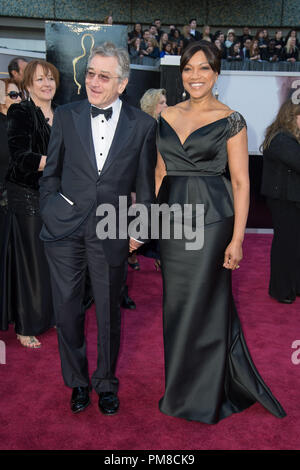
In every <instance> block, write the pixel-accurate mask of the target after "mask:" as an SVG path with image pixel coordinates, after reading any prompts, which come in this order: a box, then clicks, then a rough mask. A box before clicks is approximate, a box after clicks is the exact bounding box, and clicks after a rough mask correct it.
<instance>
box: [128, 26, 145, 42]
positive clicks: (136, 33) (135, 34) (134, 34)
mask: <svg viewBox="0 0 300 470" xmlns="http://www.w3.org/2000/svg"><path fill="white" fill-rule="evenodd" d="M135 38H140V39H143V31H142V25H141V23H135V25H134V27H133V30H132V31H131V32H130V33H128V44H129V45H130V44H132V43H133V41H134V39H135Z"/></svg>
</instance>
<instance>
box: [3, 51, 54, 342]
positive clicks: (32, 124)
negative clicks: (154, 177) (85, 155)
mask: <svg viewBox="0 0 300 470" xmlns="http://www.w3.org/2000/svg"><path fill="white" fill-rule="evenodd" d="M58 82H59V73H58V70H57V69H56V68H55V67H54V66H53V65H52V64H50V63H48V62H46V61H43V60H34V61H32V62H30V63H29V64H28V65H27V66H26V69H25V72H24V82H23V84H24V88H25V90H26V92H27V96H28V97H29V98H28V100H27V101H22V102H21V103H19V104H15V105H12V106H11V107H10V109H9V111H8V114H7V118H8V144H9V149H10V155H11V159H10V164H9V168H8V173H7V177H6V180H7V193H8V206H9V211H10V212H11V223H10V224H9V226H8V227H7V230H8V231H9V236H10V240H11V247H12V254H13V257H12V258H13V259H12V263H11V269H10V270H9V272H7V273H6V276H5V277H6V282H7V283H8V284H9V283H10V291H11V296H10V299H8V303H10V305H11V310H12V311H13V313H14V323H15V330H16V333H17V338H18V339H19V341H20V342H21V344H22V345H23V346H25V347H29V348H38V347H40V346H41V343H40V342H39V341H38V339H37V338H36V336H37V335H40V334H42V333H44V332H45V331H46V330H48V329H49V328H51V327H53V326H54V324H55V321H54V312H53V307H52V295H51V286H50V278H49V271H48V264H47V260H46V257H45V254H44V248H43V244H42V242H41V241H40V239H39V233H40V231H41V228H42V221H41V218H40V212H39V178H40V177H41V176H42V174H43V169H44V166H45V163H46V160H47V147H48V142H49V137H50V132H51V125H52V120H53V105H52V99H53V96H54V94H55V92H56V88H57V86H58ZM0 313H1V312H0ZM3 313H4V314H5V312H2V315H3Z"/></svg>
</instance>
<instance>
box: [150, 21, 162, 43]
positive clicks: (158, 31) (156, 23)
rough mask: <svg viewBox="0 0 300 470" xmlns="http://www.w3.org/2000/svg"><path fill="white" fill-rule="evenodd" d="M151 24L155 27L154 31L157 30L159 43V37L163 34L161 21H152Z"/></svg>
mask: <svg viewBox="0 0 300 470" xmlns="http://www.w3.org/2000/svg"><path fill="white" fill-rule="evenodd" d="M153 24H154V25H155V26H156V30H157V36H158V37H157V40H158V41H159V40H160V38H161V36H162V35H163V34H164V31H163V30H162V29H161V21H160V19H159V18H158V19H156V20H154V22H153Z"/></svg>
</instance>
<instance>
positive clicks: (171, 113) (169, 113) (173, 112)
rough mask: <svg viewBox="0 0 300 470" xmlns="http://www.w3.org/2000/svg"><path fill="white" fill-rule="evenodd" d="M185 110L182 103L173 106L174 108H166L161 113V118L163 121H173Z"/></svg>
mask: <svg viewBox="0 0 300 470" xmlns="http://www.w3.org/2000/svg"><path fill="white" fill-rule="evenodd" d="M184 109H185V107H184V105H183V103H177V104H175V105H174V106H168V107H167V108H165V109H164V110H163V111H162V113H161V116H162V117H163V118H164V119H171V120H172V119H175V118H176V117H177V116H178V114H179V113H180V112H181V111H183V110H184Z"/></svg>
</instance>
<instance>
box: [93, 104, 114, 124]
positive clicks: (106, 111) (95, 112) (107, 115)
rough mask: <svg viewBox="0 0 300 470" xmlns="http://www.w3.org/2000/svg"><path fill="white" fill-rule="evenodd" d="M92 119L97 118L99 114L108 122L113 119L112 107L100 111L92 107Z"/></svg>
mask: <svg viewBox="0 0 300 470" xmlns="http://www.w3.org/2000/svg"><path fill="white" fill-rule="evenodd" d="M91 113H92V117H93V118H94V117H97V116H99V114H104V117H105V119H106V120H107V121H108V120H109V119H110V118H111V117H112V113H113V109H112V107H110V108H107V109H99V108H96V106H92V107H91Z"/></svg>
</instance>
